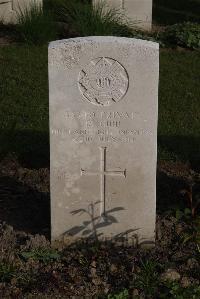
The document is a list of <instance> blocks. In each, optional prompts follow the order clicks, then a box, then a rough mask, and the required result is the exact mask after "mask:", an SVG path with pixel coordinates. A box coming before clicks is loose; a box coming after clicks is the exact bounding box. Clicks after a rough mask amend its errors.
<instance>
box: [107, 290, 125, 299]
mask: <svg viewBox="0 0 200 299" xmlns="http://www.w3.org/2000/svg"><path fill="white" fill-rule="evenodd" d="M107 298H108V299H128V298H129V293H128V290H127V289H124V290H123V291H121V292H120V293H118V294H114V295H111V294H109V295H108V297H107Z"/></svg>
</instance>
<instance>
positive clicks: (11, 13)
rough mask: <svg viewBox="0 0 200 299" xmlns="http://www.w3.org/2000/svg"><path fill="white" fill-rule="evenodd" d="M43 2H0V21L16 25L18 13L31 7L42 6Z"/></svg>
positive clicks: (18, 0)
mask: <svg viewBox="0 0 200 299" xmlns="http://www.w3.org/2000/svg"><path fill="white" fill-rule="evenodd" d="M42 3H43V0H0V21H2V22H4V23H16V22H17V18H18V15H19V14H20V12H24V11H25V10H28V9H30V7H31V6H33V5H38V6H42Z"/></svg>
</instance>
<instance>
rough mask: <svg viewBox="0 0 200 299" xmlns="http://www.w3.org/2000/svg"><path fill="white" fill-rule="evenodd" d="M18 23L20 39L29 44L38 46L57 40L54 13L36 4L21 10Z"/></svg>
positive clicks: (33, 3)
mask: <svg viewBox="0 0 200 299" xmlns="http://www.w3.org/2000/svg"><path fill="white" fill-rule="evenodd" d="M17 23H18V24H17V32H18V34H19V38H20V39H21V40H22V41H24V42H26V43H28V44H35V45H38V44H43V43H46V42H48V41H51V40H55V39H56V36H57V29H56V24H55V22H54V19H53V16H52V13H51V12H50V11H45V10H44V9H43V7H42V5H39V4H38V3H36V2H32V3H31V4H30V5H29V7H27V8H24V9H23V10H22V9H20V8H19V12H18V16H17Z"/></svg>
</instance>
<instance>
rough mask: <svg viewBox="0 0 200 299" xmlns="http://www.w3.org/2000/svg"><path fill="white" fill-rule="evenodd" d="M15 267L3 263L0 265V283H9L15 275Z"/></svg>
mask: <svg viewBox="0 0 200 299" xmlns="http://www.w3.org/2000/svg"><path fill="white" fill-rule="evenodd" d="M15 272H16V270H15V267H14V266H13V265H10V264H8V263H5V262H1V263H0V282H9V281H10V280H11V279H12V278H13V276H14V275H15Z"/></svg>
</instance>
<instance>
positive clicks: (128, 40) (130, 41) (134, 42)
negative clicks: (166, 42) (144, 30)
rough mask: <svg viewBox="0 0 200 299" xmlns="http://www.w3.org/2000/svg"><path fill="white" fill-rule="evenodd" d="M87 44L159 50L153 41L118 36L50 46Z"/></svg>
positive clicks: (87, 37)
mask: <svg viewBox="0 0 200 299" xmlns="http://www.w3.org/2000/svg"><path fill="white" fill-rule="evenodd" d="M85 43H91V44H93V43H120V44H129V45H133V46H140V47H142V46H143V47H148V48H153V49H155V50H159V44H158V43H156V42H152V41H147V40H142V39H137V38H128V37H116V36H85V37H76V38H69V39H62V40H56V41H52V42H51V43H50V44H49V48H56V47H62V46H64V45H66V44H67V45H69V44H71V45H72V46H74V45H75V44H85Z"/></svg>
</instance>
